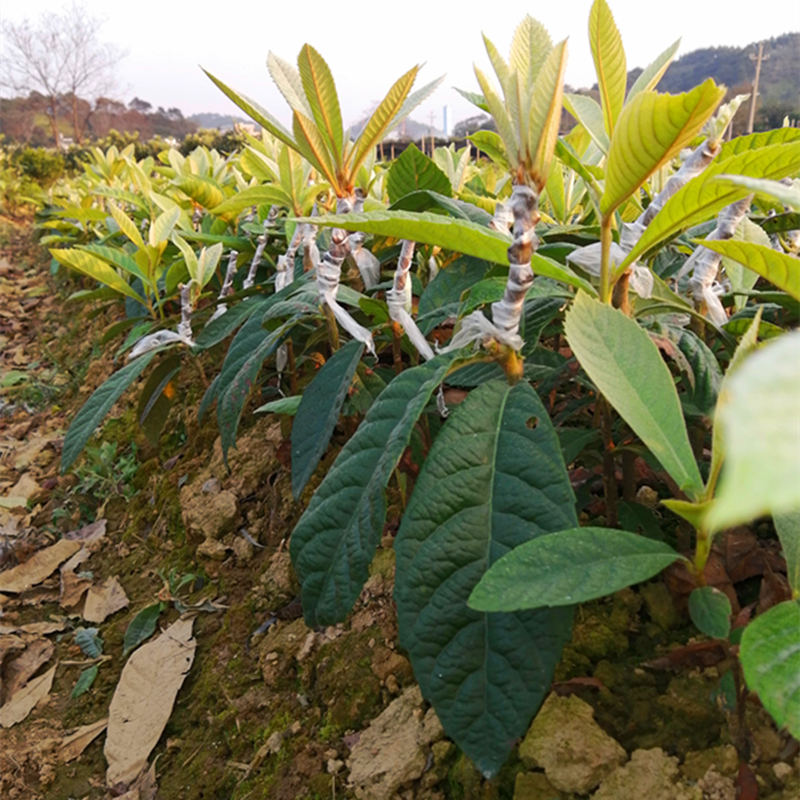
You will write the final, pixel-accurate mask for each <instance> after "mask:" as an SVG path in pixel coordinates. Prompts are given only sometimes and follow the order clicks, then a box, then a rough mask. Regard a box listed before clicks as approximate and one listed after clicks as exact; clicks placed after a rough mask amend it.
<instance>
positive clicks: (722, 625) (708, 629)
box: [689, 586, 731, 639]
mask: <svg viewBox="0 0 800 800" xmlns="http://www.w3.org/2000/svg"><path fill="white" fill-rule="evenodd" d="M689 616H690V617H691V618H692V622H694V624H695V625H696V626H697V629H698V630H700V631H702V632H703V633H704V634H706V636H711V637H713V638H714V639H727V638H728V634H729V633H730V632H731V601H730V600H728V597H727V595H725V594H724V593H723V592H721V591H720V590H719V589H714V588H713V587H712V586H701V587H699V588H697V589H695V590H694V591H693V592H692V593H691V594H690V595H689Z"/></svg>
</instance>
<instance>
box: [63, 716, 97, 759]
mask: <svg viewBox="0 0 800 800" xmlns="http://www.w3.org/2000/svg"><path fill="white" fill-rule="evenodd" d="M107 727H108V717H106V718H105V719H99V720H98V721H97V722H93V723H92V724H91V725H84V726H83V727H81V728H78V730H76V731H74V732H73V733H72V734H70V735H69V736H65V737H64V741H63V742H61V747H60V748H59V750H58V759H59V761H61V763H62V764H66V763H67V762H69V761H73V760H74V759H76V758H77V757H78V756H79V755H80V754H81V753H82V752H83V751H84V750H85V749H86V748H87V747H88V746H89V745H90V744H91V743H92V742H93V741H94V740H95V739H96V738H97V737H98V736H99V735H100V734H101V733H102V732H103V731H104V730H105V729H106V728H107Z"/></svg>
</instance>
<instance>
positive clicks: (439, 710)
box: [390, 378, 585, 777]
mask: <svg viewBox="0 0 800 800" xmlns="http://www.w3.org/2000/svg"><path fill="white" fill-rule="evenodd" d="M395 380H399V379H398V378H396V379H395ZM390 386H391V384H390ZM576 524H577V521H576V515H575V504H574V497H573V494H572V489H571V487H570V484H569V479H568V476H567V472H566V469H565V467H564V462H563V460H562V458H561V450H560V447H559V443H558V439H557V437H556V435H555V432H554V430H553V427H552V425H551V423H550V420H549V417H548V414H547V411H546V410H545V409H544V407H543V406H542V403H541V401H540V400H539V398H538V396H537V395H536V392H534V390H533V389H532V388H531V386H530V384H528V383H527V382H525V381H521V382H520V383H517V384H516V385H515V386H513V387H511V386H509V385H508V384H507V383H506V382H505V381H504V380H500V381H492V382H491V383H485V384H483V385H482V386H480V387H479V388H478V389H476V390H475V391H473V392H471V393H470V394H469V395H468V397H467V399H466V400H465V401H464V402H463V403H462V404H461V405H460V406H459V407H458V408H457V409H456V411H454V412H453V414H452V415H451V417H450V418H449V419H448V420H447V422H446V424H445V425H444V428H443V429H442V431H441V432H440V433H439V435H438V437H437V438H436V441H435V442H434V445H433V447H432V448H431V451H430V453H429V455H428V458H427V459H426V461H425V464H424V466H423V469H422V472H421V473H420V476H419V478H418V480H417V484H416V486H415V488H414V493H413V494H412V495H411V500H410V501H409V504H408V508H407V509H406V513H405V516H404V517H403V522H402V524H401V527H400V531H399V533H398V535H397V539H396V540H395V552H396V554H397V571H396V583H395V593H394V596H395V601H396V602H397V616H398V623H399V628H400V643H401V645H402V646H403V647H404V648H405V649H406V650H407V651H408V653H409V657H410V658H411V663H412V666H413V668H414V675H415V677H416V679H417V681H418V682H419V685H420V689H421V690H422V694H423V696H424V697H425V698H426V699H427V700H428V701H430V702H431V703H432V704H433V707H434V709H435V710H436V714H437V715H438V717H439V719H440V720H441V722H442V725H443V726H444V729H445V731H446V732H447V735H448V736H450V737H451V738H452V739H453V740H454V741H455V742H456V744H457V745H458V746H459V747H460V748H461V749H462V750H463V751H464V752H465V753H466V754H467V755H468V756H469V758H470V759H471V760H472V761H473V763H474V764H475V765H476V766H477V768H478V769H479V770H480V771H481V772H482V773H483V774H484V775H485V776H486V777H491V776H492V775H494V774H495V773H496V772H497V770H498V769H499V768H500V766H501V765H502V764H503V762H504V761H505V760H506V757H507V756H508V753H509V751H510V750H511V748H512V747H513V745H514V742H515V740H516V739H518V738H519V737H521V736H522V735H524V733H525V731H526V730H527V727H528V725H529V724H530V720H531V717H532V716H533V714H534V713H535V712H536V710H537V709H538V707H539V705H540V704H541V702H542V700H543V699H544V697H545V695H546V694H547V691H548V687H549V685H550V681H551V679H552V676H553V671H554V670H555V667H556V664H557V663H558V660H559V657H560V654H561V648H562V647H563V645H564V644H565V643H566V642H567V641H569V637H570V628H571V620H572V613H573V612H572V608H564V609H555V610H552V609H551V610H545V611H538V612H531V611H525V612H519V613H512V614H485V613H480V612H477V611H473V610H472V609H470V608H468V606H467V598H468V597H469V595H470V593H471V592H472V590H473V588H474V587H475V585H476V584H477V583H478V581H479V580H480V579H481V578H482V577H483V575H484V574H485V573H486V571H487V570H489V569H490V568H491V567H492V565H493V564H495V563H496V562H497V561H498V560H499V559H501V558H502V557H503V556H504V555H505V554H506V553H508V552H509V551H510V550H513V549H514V548H516V547H518V546H519V545H522V543H524V542H528V541H529V540H530V539H536V537H538V539H536V540H537V541H539V540H541V541H546V540H547V539H549V538H550V537H549V536H548V535H546V534H549V533H551V531H556V530H560V529H562V528H564V527H570V526H574V525H576ZM583 577H585V574H584V576H583Z"/></svg>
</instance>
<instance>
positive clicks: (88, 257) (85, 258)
mask: <svg viewBox="0 0 800 800" xmlns="http://www.w3.org/2000/svg"><path fill="white" fill-rule="evenodd" d="M50 254H51V255H52V256H53V258H54V259H55V260H56V261H58V263H59V264H63V265H64V266H65V267H69V268H70V269H74V270H75V271H76V272H80V273H82V274H83V275H88V276H89V277H90V278H93V279H94V280H96V281H99V282H100V283H102V284H104V285H105V286H108V288H109V289H113V290H114V291H115V292H119V293H120V294H124V295H125V296H126V297H130V298H131V299H132V300H136V302H137V303H141V304H142V305H146V301H145V300H144V298H143V297H142V296H141V295H140V294H138V293H137V292H135V291H134V290H133V289H132V288H131V287H130V285H129V284H128V282H127V281H126V280H125V279H124V278H122V277H120V276H119V274H118V273H117V271H116V270H115V269H114V268H113V267H110V266H109V265H108V264H106V262H105V261H101V260H100V259H99V258H97V257H96V256H93V255H92V254H91V253H86V252H84V251H83V250H50Z"/></svg>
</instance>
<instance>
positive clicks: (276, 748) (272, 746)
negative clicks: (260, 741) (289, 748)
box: [266, 731, 283, 753]
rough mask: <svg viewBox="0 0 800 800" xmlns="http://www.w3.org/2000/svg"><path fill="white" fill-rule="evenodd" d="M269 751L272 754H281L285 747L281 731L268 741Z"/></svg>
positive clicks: (276, 732)
mask: <svg viewBox="0 0 800 800" xmlns="http://www.w3.org/2000/svg"><path fill="white" fill-rule="evenodd" d="M266 745H267V750H268V751H269V752H270V753H278V752H280V749H281V747H282V746H283V734H282V733H281V732H280V731H275V733H273V734H272V735H271V736H270V737H269V738H268V739H267V741H266Z"/></svg>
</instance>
